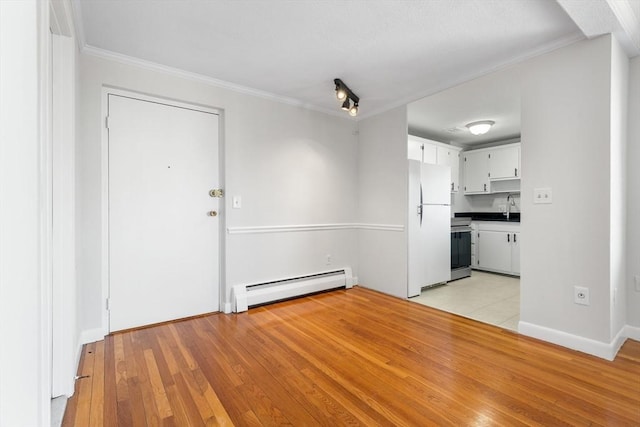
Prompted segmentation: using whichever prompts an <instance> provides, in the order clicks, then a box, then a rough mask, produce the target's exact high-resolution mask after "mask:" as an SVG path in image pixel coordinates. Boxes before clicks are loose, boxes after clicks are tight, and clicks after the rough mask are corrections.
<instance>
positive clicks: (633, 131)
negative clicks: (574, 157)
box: [627, 56, 640, 339]
mask: <svg viewBox="0 0 640 427" xmlns="http://www.w3.org/2000/svg"><path fill="white" fill-rule="evenodd" d="M639 117H640V56H636V57H635V58H633V59H632V60H631V61H630V64H629V120H628V121H627V125H628V134H627V141H628V144H627V149H628V151H627V198H628V199H627V236H628V238H627V324H628V325H630V326H633V327H635V328H640V292H638V291H636V290H635V285H634V276H640V167H638V164H640V120H639V119H638V118H639ZM635 338H636V339H640V331H637V333H636V335H635Z"/></svg>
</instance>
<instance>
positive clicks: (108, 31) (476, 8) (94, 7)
mask: <svg viewBox="0 0 640 427" xmlns="http://www.w3.org/2000/svg"><path fill="white" fill-rule="evenodd" d="M74 8H75V9H76V14H77V15H79V16H80V19H79V21H80V22H79V28H80V30H81V38H82V39H83V43H84V44H85V46H87V47H89V48H97V49H100V50H105V51H110V52H113V53H116V54H119V55H125V56H129V57H133V58H137V59H142V60H145V61H149V62H153V63H156V64H161V65H165V66H168V67H173V68H177V69H181V70H185V71H189V72H192V73H197V74H201V75H204V76H208V77H210V78H213V79H217V80H221V81H224V82H228V83H230V84H232V85H235V86H242V87H245V88H250V89H255V90H259V91H262V92H266V93H269V94H273V95H275V96H277V97H281V98H286V99H289V100H295V101H296V102H299V103H300V104H303V105H308V106H310V107H313V108H316V109H320V110H324V111H328V112H336V111H337V110H338V104H337V101H336V99H335V97H334V93H333V79H334V78H335V77H339V78H341V79H342V80H344V81H345V83H346V84H348V85H349V86H350V87H351V89H352V90H353V91H354V92H355V93H356V94H357V95H358V96H360V98H361V103H360V104H361V117H362V116H368V115H371V114H373V113H376V112H379V111H383V110H386V109H388V108H391V107H394V106H398V105H402V104H405V103H407V102H408V101H413V100H417V99H419V98H421V97H422V96H424V95H428V94H433V93H436V92H438V91H440V90H442V89H444V88H447V87H451V86H453V85H455V84H457V83H461V82H463V81H466V80H469V79H471V78H473V77H477V76H480V75H483V74H486V73H488V72H490V71H492V70H495V69H498V68H500V67H503V66H504V65H506V64H510V63H514V62H517V61H519V60H521V59H523V58H527V57H531V56H534V55H537V54H539V53H542V52H545V51H548V50H551V49H553V48H556V47H559V46H562V45H565V44H567V43H569V42H572V41H574V40H578V39H580V38H583V37H584V36H583V34H582V32H581V31H580V30H579V29H578V27H577V26H576V25H575V24H574V23H573V21H572V20H571V19H570V18H569V17H568V15H567V14H566V13H565V12H564V10H563V9H562V8H561V7H560V6H559V5H558V4H557V3H556V2H555V1H553V0H517V1H514V0H425V1H420V0H411V1H401V0H394V1H388V0H369V1H364V0H350V1H344V0H299V1H283V0H235V1H233V0H224V1H223V0H212V1H203V0H179V1H178V0H76V1H75V3H74Z"/></svg>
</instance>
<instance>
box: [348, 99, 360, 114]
mask: <svg viewBox="0 0 640 427" xmlns="http://www.w3.org/2000/svg"><path fill="white" fill-rule="evenodd" d="M349 115H350V116H351V117H355V116H357V115H358V103H357V102H356V103H354V104H353V107H351V108H349Z"/></svg>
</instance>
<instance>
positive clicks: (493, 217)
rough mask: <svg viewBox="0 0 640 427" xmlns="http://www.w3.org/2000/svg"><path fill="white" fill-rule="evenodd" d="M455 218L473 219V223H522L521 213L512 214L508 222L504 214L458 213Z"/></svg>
mask: <svg viewBox="0 0 640 427" xmlns="http://www.w3.org/2000/svg"><path fill="white" fill-rule="evenodd" d="M455 217H456V218H460V217H467V218H468V217H471V220H472V221H500V222H520V212H511V213H510V214H509V219H508V220H507V217H506V216H505V215H504V214H503V213H502V212H456V213H455Z"/></svg>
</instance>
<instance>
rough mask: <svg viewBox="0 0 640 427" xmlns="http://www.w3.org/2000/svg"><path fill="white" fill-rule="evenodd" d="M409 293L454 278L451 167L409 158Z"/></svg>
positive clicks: (413, 293) (411, 293)
mask: <svg viewBox="0 0 640 427" xmlns="http://www.w3.org/2000/svg"><path fill="white" fill-rule="evenodd" d="M407 229H408V233H409V269H408V270H409V271H408V282H409V283H408V284H409V291H408V295H409V297H414V296H418V295H420V290H421V289H422V288H423V287H426V286H432V285H435V284H438V283H444V282H448V281H449V280H451V168H450V167H449V166H441V165H431V164H426V163H422V162H420V161H417V160H409V221H408V227H407Z"/></svg>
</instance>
